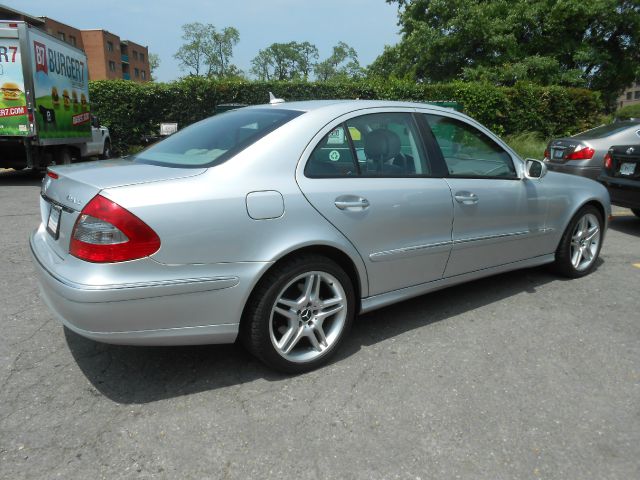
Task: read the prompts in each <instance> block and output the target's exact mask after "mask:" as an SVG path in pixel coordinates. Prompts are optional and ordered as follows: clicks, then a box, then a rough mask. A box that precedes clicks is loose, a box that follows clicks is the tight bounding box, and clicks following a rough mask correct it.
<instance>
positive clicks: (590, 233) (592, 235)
mask: <svg viewBox="0 0 640 480" xmlns="http://www.w3.org/2000/svg"><path fill="white" fill-rule="evenodd" d="M598 233H600V229H599V228H598V227H597V226H595V227H593V228H592V229H591V230H589V231H588V232H587V235H586V236H585V237H584V239H585V240H586V241H587V242H590V241H591V240H593V239H594V238H595V236H596V235H598Z"/></svg>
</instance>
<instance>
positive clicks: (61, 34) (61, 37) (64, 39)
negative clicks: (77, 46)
mask: <svg viewBox="0 0 640 480" xmlns="http://www.w3.org/2000/svg"><path fill="white" fill-rule="evenodd" d="M58 38H59V39H60V40H62V41H63V42H64V41H66V39H67V36H66V35H65V34H64V32H58Z"/></svg>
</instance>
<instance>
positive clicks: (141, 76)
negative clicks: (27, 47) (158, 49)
mask: <svg viewBox="0 0 640 480" xmlns="http://www.w3.org/2000/svg"><path fill="white" fill-rule="evenodd" d="M0 19H2V20H21V21H24V22H27V23H29V24H31V25H33V26H34V27H37V28H39V29H41V30H44V31H45V32H47V33H48V34H49V35H51V36H53V37H56V38H58V39H60V40H62V41H64V42H66V43H68V44H70V45H73V46H74V47H76V48H79V49H80V50H84V52H85V53H86V54H87V63H88V67H89V78H90V79H91V80H117V79H124V80H133V81H134V82H147V81H149V80H150V79H151V75H150V74H151V69H150V67H149V50H148V48H147V47H145V46H143V45H140V44H139V43H135V42H132V41H131V40H121V39H120V37H119V36H118V35H115V34H113V33H111V32H108V31H107V30H80V29H77V28H75V27H72V26H70V25H67V24H65V23H62V22H60V21H58V20H54V19H53V18H49V17H34V16H32V15H29V14H27V13H24V12H20V11H18V10H14V9H12V8H9V7H5V6H3V5H0Z"/></svg>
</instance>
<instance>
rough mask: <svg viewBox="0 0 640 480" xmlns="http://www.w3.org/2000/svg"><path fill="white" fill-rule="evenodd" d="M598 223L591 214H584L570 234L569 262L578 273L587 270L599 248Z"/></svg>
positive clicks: (599, 234)
mask: <svg viewBox="0 0 640 480" xmlns="http://www.w3.org/2000/svg"><path fill="white" fill-rule="evenodd" d="M600 239H601V233H600V223H599V222H598V219H597V217H596V216H595V215H594V214H593V213H586V214H585V215H584V216H583V217H582V218H581V219H580V220H578V222H577V223H576V226H575V228H574V229H573V233H572V234H571V245H570V260H571V265H572V266H573V268H575V269H576V270H578V271H582V270H586V269H588V268H589V267H590V266H591V264H592V263H593V262H594V261H595V259H596V256H597V253H598V249H599V247H600Z"/></svg>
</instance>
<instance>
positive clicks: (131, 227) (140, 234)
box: [69, 195, 160, 263]
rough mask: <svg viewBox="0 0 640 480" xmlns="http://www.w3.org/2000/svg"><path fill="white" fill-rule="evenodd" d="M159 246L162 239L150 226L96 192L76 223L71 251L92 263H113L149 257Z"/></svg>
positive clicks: (75, 255) (72, 253)
mask: <svg viewBox="0 0 640 480" xmlns="http://www.w3.org/2000/svg"><path fill="white" fill-rule="evenodd" d="M159 248H160V238H159V237H158V235H157V234H156V232H154V231H153V230H152V229H151V227H149V225H147V224H146V223H144V222H143V221H142V220H140V219H139V218H138V217H136V216H135V215H134V214H133V213H131V212H129V211H128V210H126V209H124V208H123V207H121V206H120V205H118V204H117V203H115V202H112V201H111V200H108V199H106V198H104V197H103V196H101V195H96V196H95V197H93V198H92V199H91V201H90V202H89V203H88V204H87V205H86V206H85V207H84V208H83V209H82V212H80V216H79V217H78V219H77V220H76V224H75V225H74V226H73V233H72V234H71V244H70V246H69V253H71V255H73V256H74V257H78V258H80V259H82V260H86V261H88V262H95V263H109V262H124V261H127V260H135V259H138V258H143V257H148V256H149V255H151V254H153V253H155V252H157V251H158V249H159Z"/></svg>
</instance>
